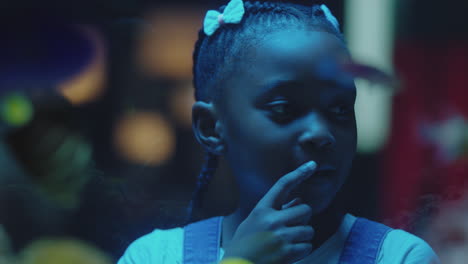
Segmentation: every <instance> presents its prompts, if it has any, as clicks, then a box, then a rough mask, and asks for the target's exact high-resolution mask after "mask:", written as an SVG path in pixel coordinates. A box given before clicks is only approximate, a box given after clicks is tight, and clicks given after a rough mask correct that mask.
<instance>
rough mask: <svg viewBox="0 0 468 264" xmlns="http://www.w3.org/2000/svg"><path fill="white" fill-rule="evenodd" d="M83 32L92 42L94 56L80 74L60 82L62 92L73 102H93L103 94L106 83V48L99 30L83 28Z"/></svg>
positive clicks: (77, 103)
mask: <svg viewBox="0 0 468 264" xmlns="http://www.w3.org/2000/svg"><path fill="white" fill-rule="evenodd" d="M80 29H81V30H82V33H83V35H84V36H86V38H87V39H88V40H89V41H90V42H91V43H92V46H93V48H94V54H93V55H94V56H93V58H92V60H91V61H90V63H89V64H88V65H86V66H85V67H84V69H83V70H81V71H80V72H79V73H78V74H76V75H73V76H72V77H71V78H69V79H67V80H65V81H63V82H62V83H61V84H59V86H58V87H59V91H60V93H61V94H62V95H63V96H64V97H65V98H66V99H67V100H68V101H70V102H71V103H72V104H74V105H79V104H84V103H89V102H92V101H94V100H96V99H98V98H99V96H100V95H102V94H103V92H104V88H105V85H106V74H107V72H106V60H107V59H106V50H105V47H104V42H103V39H102V38H101V36H100V35H99V34H98V32H96V31H94V30H92V29H90V28H84V27H83V28H81V27H80Z"/></svg>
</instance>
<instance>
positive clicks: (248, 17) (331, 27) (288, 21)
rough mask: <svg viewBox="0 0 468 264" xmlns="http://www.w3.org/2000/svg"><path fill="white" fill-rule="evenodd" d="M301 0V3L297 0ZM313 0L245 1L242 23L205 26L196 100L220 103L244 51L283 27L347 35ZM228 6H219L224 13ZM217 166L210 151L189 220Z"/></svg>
mask: <svg viewBox="0 0 468 264" xmlns="http://www.w3.org/2000/svg"><path fill="white" fill-rule="evenodd" d="M298 2H300V3H298ZM304 2H314V1H311V0H309V1H287V2H284V1H283V2H279V1H245V2H244V9H245V14H244V16H243V17H242V21H241V22H240V23H239V24H223V25H222V26H221V28H219V29H218V30H217V31H216V32H215V33H214V34H213V35H211V36H207V35H206V34H205V33H204V30H203V28H202V29H201V30H200V31H199V33H198V40H197V42H196V43H195V50H194V53H193V85H194V87H195V100H196V101H204V102H211V101H212V102H214V103H216V102H218V100H219V99H220V98H222V93H223V89H222V88H221V87H223V85H222V82H223V81H225V80H227V79H228V78H229V77H230V76H235V74H234V73H235V71H236V70H237V69H239V68H241V67H238V66H239V62H240V61H241V60H242V59H244V60H245V59H246V57H247V56H243V55H244V54H243V51H244V50H246V46H248V45H254V44H255V41H258V40H260V39H261V38H262V37H264V36H266V35H267V34H268V33H273V32H275V31H277V30H278V29H280V28H291V27H292V28H297V29H311V30H314V31H322V32H328V33H331V34H333V35H335V36H337V37H338V38H339V39H340V40H341V41H342V42H343V43H344V38H343V35H342V33H341V31H340V29H339V25H338V23H337V21H336V18H335V17H333V15H331V14H330V13H329V11H328V10H324V9H323V8H322V7H321V5H320V4H317V3H312V4H303V3H304ZM225 8H226V6H222V7H220V8H219V10H218V11H219V12H221V13H222V12H223V11H224V9H225ZM217 166H218V156H216V155H215V154H213V153H210V152H207V153H206V158H205V163H204V165H203V167H202V170H201V172H200V174H199V177H198V181H197V185H196V188H195V191H194V193H193V196H192V200H191V201H190V204H189V208H188V216H189V220H188V221H189V222H190V221H191V220H192V219H193V210H194V209H195V208H200V207H201V198H202V197H201V196H202V195H203V193H204V192H205V191H206V188H207V186H208V184H209V183H210V180H211V178H212V177H213V175H214V173H215V170H216V168H217Z"/></svg>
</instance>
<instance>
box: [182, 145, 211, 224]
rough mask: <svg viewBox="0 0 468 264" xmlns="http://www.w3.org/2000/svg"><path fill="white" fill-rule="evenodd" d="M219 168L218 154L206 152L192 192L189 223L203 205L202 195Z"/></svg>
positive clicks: (188, 212)
mask: <svg viewBox="0 0 468 264" xmlns="http://www.w3.org/2000/svg"><path fill="white" fill-rule="evenodd" d="M217 168H218V156H217V155H215V154H212V153H210V152H207V153H206V154H205V162H204V164H203V167H202V169H201V172H200V174H198V178H197V184H196V187H195V190H194V191H193V194H192V199H191V200H190V203H189V206H188V208H187V210H188V211H187V216H188V219H187V224H188V223H190V222H192V221H193V218H194V215H193V212H194V210H195V209H197V208H201V207H202V198H203V197H202V196H203V193H204V192H205V191H206V189H207V187H208V185H209V184H210V182H211V179H212V178H213V175H214V173H215V171H216V169H217Z"/></svg>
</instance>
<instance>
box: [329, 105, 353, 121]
mask: <svg viewBox="0 0 468 264" xmlns="http://www.w3.org/2000/svg"><path fill="white" fill-rule="evenodd" d="M330 112H331V113H332V114H334V115H336V116H337V117H338V118H348V117H350V116H352V115H353V114H354V108H353V107H347V106H344V105H337V106H334V107H332V108H331V109H330Z"/></svg>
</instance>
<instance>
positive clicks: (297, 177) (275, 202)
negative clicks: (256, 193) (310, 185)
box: [257, 161, 317, 209]
mask: <svg viewBox="0 0 468 264" xmlns="http://www.w3.org/2000/svg"><path fill="white" fill-rule="evenodd" d="M316 168H317V163H315V161H309V162H307V163H305V164H303V165H301V166H300V167H298V168H297V169H295V170H293V171H291V172H290V173H288V174H286V175H284V176H283V177H281V178H280V179H279V180H278V181H277V182H276V183H275V184H274V185H273V186H272V187H271V188H270V190H269V191H268V192H267V193H266V194H265V196H263V198H262V199H261V200H260V201H259V202H258V204H257V206H266V207H272V208H275V209H280V208H281V206H282V205H283V204H284V203H285V202H286V199H287V198H288V196H289V193H290V192H291V191H292V190H293V189H294V188H295V187H296V186H297V185H298V184H300V183H301V182H303V181H304V180H306V179H307V178H309V177H310V176H311V175H312V174H313V172H314V171H315V169H316Z"/></svg>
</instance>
